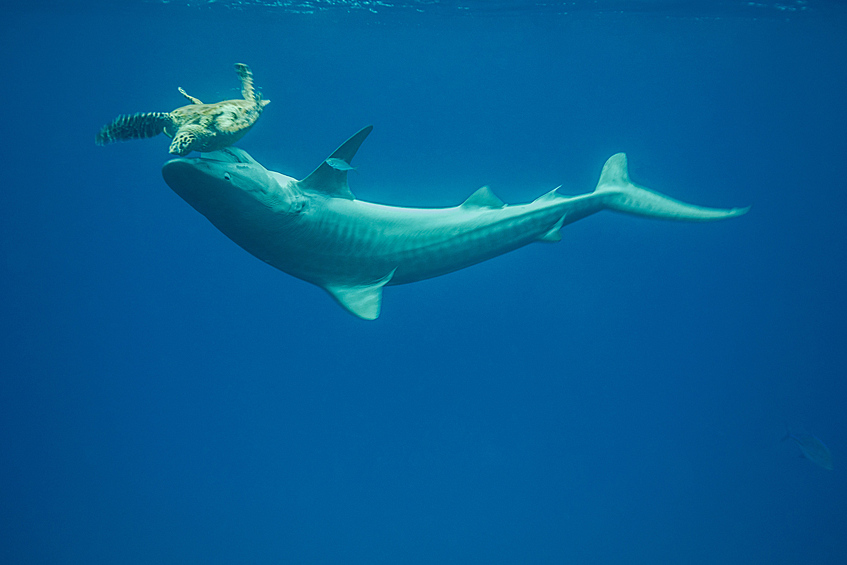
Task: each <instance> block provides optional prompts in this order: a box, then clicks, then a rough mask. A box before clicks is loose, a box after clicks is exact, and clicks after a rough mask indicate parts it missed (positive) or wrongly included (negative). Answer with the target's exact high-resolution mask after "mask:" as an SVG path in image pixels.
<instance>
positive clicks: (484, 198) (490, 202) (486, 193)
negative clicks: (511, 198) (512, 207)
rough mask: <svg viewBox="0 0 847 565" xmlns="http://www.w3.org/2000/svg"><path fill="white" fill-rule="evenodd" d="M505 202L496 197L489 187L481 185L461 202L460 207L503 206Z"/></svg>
mask: <svg viewBox="0 0 847 565" xmlns="http://www.w3.org/2000/svg"><path fill="white" fill-rule="evenodd" d="M504 206H506V204H504V203H503V201H502V200H500V199H499V198H497V197H496V196H495V195H494V193H493V192H491V189H490V188H488V187H487V186H483V187H482V188H480V189H478V190H477V191H476V192H474V193H473V194H471V195H470V196H468V199H467V200H465V201H464V202H462V206H461V207H462V208H467V209H473V208H503V207H504Z"/></svg>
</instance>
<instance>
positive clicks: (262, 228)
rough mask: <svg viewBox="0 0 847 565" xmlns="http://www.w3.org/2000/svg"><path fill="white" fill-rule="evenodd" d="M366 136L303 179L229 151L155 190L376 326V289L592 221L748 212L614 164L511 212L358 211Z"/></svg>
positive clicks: (496, 204)
mask: <svg viewBox="0 0 847 565" xmlns="http://www.w3.org/2000/svg"><path fill="white" fill-rule="evenodd" d="M372 129H373V126H367V127H365V128H363V129H362V130H360V131H359V132H357V133H356V134H355V135H353V136H352V137H351V138H350V139H348V140H347V141H346V142H344V143H343V144H342V145H341V146H340V147H339V148H338V149H336V150H335V152H334V153H332V155H330V156H329V157H328V158H327V159H326V160H325V161H323V162H322V163H321V164H320V165H319V166H318V167H317V168H316V169H315V170H314V171H313V172H312V173H311V174H309V176H307V177H306V178H304V179H303V180H297V179H295V178H292V177H290V176H287V175H284V174H282V173H278V172H275V171H270V170H268V169H266V168H265V167H263V166H262V165H261V164H259V163H258V162H257V161H256V160H255V159H253V158H252V157H251V156H250V155H249V154H247V152H245V151H243V150H241V149H238V148H235V147H229V148H226V149H222V150H219V151H214V152H211V153H204V154H201V156H200V157H198V158H180V159H173V160H171V161H168V162H167V163H165V165H164V167H163V168H162V175H163V177H164V179H165V182H166V183H167V184H168V185H169V186H170V187H171V188H172V189H173V190H174V192H176V193H177V194H178V195H179V196H180V197H182V198H183V199H184V200H185V201H186V202H187V203H188V204H190V205H191V206H192V207H193V208H195V209H196V210H197V211H198V212H200V213H201V214H203V215H204V216H206V218H208V219H209V221H210V222H212V224H214V225H215V227H217V228H218V229H219V230H220V231H222V232H223V233H224V234H225V235H226V236H227V237H229V238H230V239H232V240H233V241H234V242H235V243H236V244H238V245H239V246H241V247H242V248H244V249H245V250H246V251H248V252H249V253H251V254H252V255H254V256H256V257H257V258H259V259H261V260H262V261H265V262H266V263H268V264H270V265H272V266H273V267H276V268H277V269H279V270H281V271H283V272H285V273H288V274H290V275H292V276H294V277H297V278H299V279H302V280H304V281H308V282H310V283H312V284H315V285H317V286H319V287H321V288H323V289H324V290H326V291H327V292H328V293H329V294H330V295H331V296H332V297H333V298H335V300H337V301H338V303H339V304H340V305H341V306H343V307H344V308H346V309H347V310H348V311H349V312H351V313H353V314H354V315H356V316H358V317H360V318H363V319H366V320H373V319H375V318H377V317H378V316H379V313H380V305H381V302H382V292H383V287H385V286H389V285H397V284H406V283H412V282H416V281H420V280H423V279H428V278H431V277H437V276H439V275H443V274H446V273H450V272H452V271H457V270H459V269H464V268H465V267H469V266H471V265H474V264H476V263H480V262H482V261H486V260H488V259H491V258H493V257H496V256H498V255H502V254H503V253H506V252H509V251H513V250H515V249H518V248H520V247H523V246H524V245H527V244H529V243H532V242H535V241H542V242H555V241H559V240H560V239H561V235H560V234H559V230H560V229H561V228H562V227H563V226H566V225H568V224H571V223H573V222H575V221H577V220H580V219H582V218H585V217H587V216H590V215H591V214H594V213H596V212H599V211H601V210H614V211H617V212H625V213H629V214H635V215H638V216H647V217H651V218H664V219H670V220H683V221H694V222H698V221H710V220H720V219H724V218H731V217H734V216H740V215H741V214H744V213H745V212H747V210H748V209H749V208H729V209H720V208H705V207H702V206H695V205H692V204H686V203H684V202H680V201H678V200H674V199H672V198H669V197H667V196H664V195H662V194H660V193H658V192H654V191H652V190H649V189H647V188H644V187H642V186H639V185H637V184H634V183H632V182H631V181H630V180H629V173H628V170H627V160H626V155H624V154H623V153H618V154H616V155H613V156H612V157H611V158H609V160H608V161H607V162H606V164H605V165H604V167H603V170H602V172H601V174H600V181H599V182H598V183H597V187H596V188H595V190H594V191H593V192H591V193H588V194H582V195H578V196H565V195H563V194H560V193H559V188H561V187H558V188H556V189H553V190H552V191H550V192H548V193H547V194H544V195H543V196H540V197H539V198H537V199H536V200H534V201H533V202H530V203H528V204H520V205H506V204H504V203H503V202H502V201H501V200H500V199H499V198H497V196H495V195H494V193H493V192H492V191H491V190H490V189H489V188H488V187H485V186H484V187H482V188H480V189H479V190H477V191H476V192H474V193H473V194H471V196H470V197H469V198H468V199H467V200H465V201H464V202H463V203H462V204H460V205H458V206H455V207H452V208H401V207H396V206H386V205H383V204H376V203H372V202H365V201H362V200H357V199H356V198H355V197H354V196H353V193H352V192H350V187H349V185H348V183H347V173H348V171H349V170H353V167H352V166H351V165H350V162H351V160H352V159H353V157H354V155H355V154H356V152H357V151H358V150H359V147H360V146H361V144H362V142H363V141H364V140H365V138H366V137H367V136H368V134H370V132H371V130H372Z"/></svg>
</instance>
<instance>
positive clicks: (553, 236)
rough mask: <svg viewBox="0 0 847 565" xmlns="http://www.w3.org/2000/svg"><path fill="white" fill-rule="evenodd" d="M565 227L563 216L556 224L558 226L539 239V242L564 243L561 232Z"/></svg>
mask: <svg viewBox="0 0 847 565" xmlns="http://www.w3.org/2000/svg"><path fill="white" fill-rule="evenodd" d="M564 225H565V216H562V217H561V218H560V219H559V221H558V222H556V225H555V226H553V227H552V228H550V231H548V232H547V233H545V234H544V235H542V236H541V237H539V238H538V241H543V242H544V243H558V242H560V241H562V232H560V231H559V230H561V229H562V226H564Z"/></svg>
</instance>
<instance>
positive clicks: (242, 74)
mask: <svg viewBox="0 0 847 565" xmlns="http://www.w3.org/2000/svg"><path fill="white" fill-rule="evenodd" d="M235 72H236V73H238V77H239V78H240V79H241V95H242V96H243V97H244V99H245V100H251V101H253V102H255V101H256V92H255V91H254V90H253V71H251V70H250V67H248V66H247V65H245V64H244V63H236V64H235Z"/></svg>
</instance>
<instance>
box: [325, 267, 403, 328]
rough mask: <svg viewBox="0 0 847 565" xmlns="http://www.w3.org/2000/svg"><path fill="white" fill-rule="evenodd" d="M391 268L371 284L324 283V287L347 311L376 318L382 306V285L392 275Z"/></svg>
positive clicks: (363, 316)
mask: <svg viewBox="0 0 847 565" xmlns="http://www.w3.org/2000/svg"><path fill="white" fill-rule="evenodd" d="M396 270H397V269H393V270H392V271H391V272H390V273H388V274H387V275H386V276H384V277H382V278H381V279H380V280H378V281H376V282H374V283H371V284H361V285H332V284H327V285H324V289H326V291H327V292H328V293H329V294H330V295H331V296H332V297H333V298H335V299H336V300H337V301H338V303H339V304H341V305H342V306H344V308H346V309H347V311H348V312H350V313H351V314H353V315H355V316H358V317H360V318H362V319H365V320H376V319H377V318H378V317H379V310H380V307H381V306H382V287H384V286H385V285H386V284H388V281H390V280H391V277H393V276H394V271H396Z"/></svg>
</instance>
